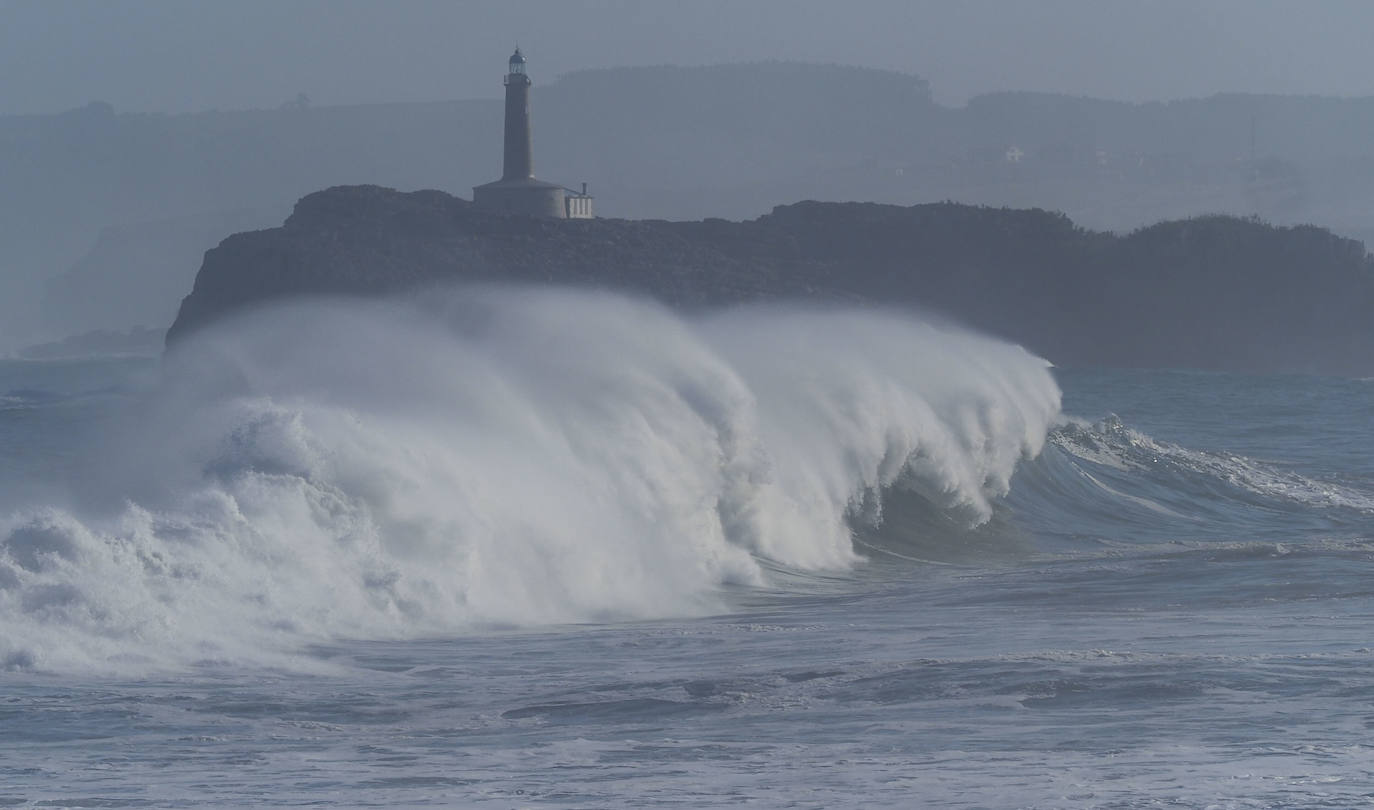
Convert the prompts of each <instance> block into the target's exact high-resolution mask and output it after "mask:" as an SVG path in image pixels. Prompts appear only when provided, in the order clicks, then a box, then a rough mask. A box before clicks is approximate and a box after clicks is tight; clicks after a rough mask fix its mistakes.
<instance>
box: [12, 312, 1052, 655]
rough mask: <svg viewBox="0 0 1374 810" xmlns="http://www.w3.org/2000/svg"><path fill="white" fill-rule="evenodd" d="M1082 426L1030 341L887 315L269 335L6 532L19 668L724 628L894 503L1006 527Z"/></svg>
mask: <svg viewBox="0 0 1374 810" xmlns="http://www.w3.org/2000/svg"><path fill="white" fill-rule="evenodd" d="M1059 402H1060V393H1059V389H1058V388H1057V386H1056V385H1055V383H1054V381H1053V379H1052V377H1051V375H1050V373H1049V370H1048V368H1047V364H1046V363H1045V362H1044V361H1042V360H1040V359H1038V358H1035V357H1033V356H1031V355H1029V354H1027V353H1026V352H1025V351H1023V350H1022V349H1020V348H1018V347H1013V346H1009V345H1006V344H1003V343H1000V342H997V341H993V340H990V339H985V338H981V337H978V336H975V335H971V334H968V333H966V332H962V331H960V330H957V329H953V328H946V327H940V326H936V325H932V324H929V323H924V322H922V321H919V320H914V319H912V318H910V317H903V316H898V315H895V314H882V313H874V312H872V311H864V312H858V311H839V310H818V309H798V308H789V307H768V308H741V309H734V310H729V311H724V312H717V313H709V314H705V315H701V316H693V317H684V316H680V315H675V314H672V313H670V312H668V311H666V310H664V309H662V308H660V307H658V306H655V305H652V304H648V303H645V302H642V301H635V300H629V299H626V298H623V297H616V296H611V295H595V294H586V293H573V292H567V291H548V290H544V291H533V290H500V289H481V290H472V289H466V290H456V291H451V292H449V293H447V294H443V295H438V294H436V295H435V296H433V297H431V298H430V299H429V300H427V301H426V302H425V303H424V304H422V305H418V306H417V305H416V304H414V303H413V302H411V303H400V302H388V303H376V302H373V303H358V302H326V303H313V304H297V305H293V306H290V307H284V308H279V309H273V310H267V311H262V312H258V313H255V314H252V315H249V316H245V317H243V318H240V319H238V320H235V321H233V322H229V323H225V324H223V325H221V326H219V327H217V328H214V329H211V330H208V331H206V332H205V333H203V334H201V335H199V336H197V337H195V338H194V339H192V340H190V341H189V342H188V343H187V344H185V345H183V346H180V347H179V348H178V350H177V351H176V352H174V353H173V354H171V355H170V356H169V357H168V358H167V359H166V362H165V369H164V374H163V377H162V379H161V381H160V382H159V383H158V384H157V385H156V386H155V387H154V388H153V390H151V391H149V392H147V394H146V395H144V396H140V398H139V400H138V403H137V405H138V407H137V408H134V409H133V410H135V411H136V413H135V414H133V415H131V416H130V417H129V418H128V420H127V424H124V425H122V426H121V427H120V429H119V430H117V431H114V432H113V433H114V434H115V435H114V437H113V438H112V439H111V440H110V441H109V442H108V443H107V444H106V445H104V446H102V447H100V448H99V449H94V448H93V449H92V450H91V452H90V454H89V457H88V458H85V459H83V462H82V463H83V466H84V467H85V468H86V469H87V474H86V475H85V476H84V480H85V482H86V483H85V491H84V492H83V493H82V494H81V497H79V498H77V499H76V501H77V502H78V503H80V504H83V506H79V507H75V508H57V507H54V506H44V505H39V506H33V507H28V508H24V509H20V510H18V511H16V512H14V513H13V514H10V515H9V516H8V517H5V518H3V519H0V666H8V667H11V668H14V667H19V668H41V669H49V668H51V669H69V668H83V667H96V668H102V669H104V668H119V667H121V666H127V667H130V668H137V669H144V668H146V667H148V666H149V665H153V666H158V665H172V666H176V665H182V664H185V663H186V662H188V661H194V660H198V659H204V658H210V659H218V658H245V659H251V660H265V661H270V660H275V659H274V656H282V657H286V656H290V655H291V654H292V651H293V650H297V649H299V648H300V647H301V646H302V645H303V644H308V643H310V642H311V641H313V640H319V639H326V638H332V637H339V636H349V637H364V638H395V637H411V636H422V635H431V634H442V633H451V632H457V631H461V630H462V629H463V628H470V627H474V626H480V625H490V624H500V625H509V624H525V623H544V622H569V621H585V620H603V619H614V618H626V617H652V616H665V615H687V614H693V613H698V612H703V611H710V610H712V609H716V608H718V607H720V602H719V601H718V600H719V598H720V597H719V594H720V588H721V586H722V585H727V584H747V585H756V586H767V585H769V582H770V580H769V576H770V574H769V572H770V571H771V570H774V569H776V568H779V567H781V568H785V569H788V570H802V571H806V570H843V569H846V568H848V567H850V566H852V565H853V564H854V563H855V562H856V561H857V560H858V559H860V557H859V555H858V554H856V552H855V546H854V543H853V540H852V536H851V527H852V526H854V525H858V524H866V525H877V524H880V523H881V522H882V510H883V504H884V498H885V497H888V496H889V495H890V494H891V493H902V494H903V495H904V496H905V497H911V498H916V499H919V501H920V502H921V503H923V504H926V505H927V506H928V508H930V509H932V510H935V511H937V512H938V513H939V514H940V515H942V516H943V517H944V518H945V519H947V520H949V521H952V522H954V523H957V524H959V525H963V526H976V525H979V524H981V523H984V522H986V521H988V520H989V518H990V517H991V516H992V514H993V508H994V503H995V502H996V501H997V500H998V499H999V498H1001V497H1003V496H1005V495H1006V493H1007V492H1008V489H1009V486H1010V481H1011V478H1012V475H1013V472H1014V471H1015V469H1016V468H1017V465H1018V463H1019V462H1020V461H1021V460H1023V459H1025V458H1028V457H1033V456H1035V455H1036V454H1037V453H1039V452H1040V450H1041V449H1042V445H1043V443H1044V441H1045V439H1046V435H1047V432H1048V431H1049V429H1050V426H1051V425H1052V424H1053V423H1054V421H1055V419H1056V418H1057V416H1058V412H1059ZM110 504H117V506H115V507H113V508H111V507H110V506H109V505H110Z"/></svg>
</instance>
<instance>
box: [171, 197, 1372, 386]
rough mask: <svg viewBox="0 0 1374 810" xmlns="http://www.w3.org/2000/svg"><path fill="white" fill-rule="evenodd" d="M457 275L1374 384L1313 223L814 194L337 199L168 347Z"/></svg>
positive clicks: (1343, 276) (204, 273) (1345, 278)
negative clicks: (957, 325) (253, 314)
mask: <svg viewBox="0 0 1374 810" xmlns="http://www.w3.org/2000/svg"><path fill="white" fill-rule="evenodd" d="M444 281H479V282H497V281H500V282H513V283H558V284H567V285H575V286H578V285H580V286H595V287H599V288H607V289H616V290H624V291H629V292H634V293H641V294H646V295H650V296H653V297H655V298H658V299H659V300H662V301H664V302H665V303H668V304H670V305H673V306H679V307H696V306H706V305H716V304H727V303H736V302H744V301H756V300H769V299H809V300H830V301H850V302H868V303H875V304H883V305H914V306H920V307H922V308H925V309H928V310H934V311H937V312H942V313H945V314H948V315H950V316H953V317H955V318H957V319H959V320H961V321H964V322H965V323H968V324H970V325H972V326H974V327H977V328H979V329H982V330H984V331H987V332H991V333H993V334H997V335H1000V336H1003V337H1006V338H1009V339H1011V340H1015V341H1018V342H1020V343H1023V344H1025V345H1026V346H1027V347H1028V348H1030V349H1032V350H1033V351H1036V352H1039V353H1041V354H1043V355H1045V356H1046V357H1048V358H1050V359H1051V360H1053V361H1055V362H1057V363H1061V364H1069V365H1122V366H1125V365H1130V366H1169V367H1191V368H1211V369H1233V370H1244V371H1299V372H1319V373H1334V374H1349V375H1367V374H1374V325H1371V324H1372V323H1374V322H1371V317H1370V316H1371V315H1374V261H1371V260H1370V259H1369V258H1368V257H1367V256H1366V254H1365V250H1364V247H1363V245H1362V244H1360V243H1359V242H1355V241H1352V240H1348V239H1341V238H1339V237H1336V236H1333V235H1331V234H1330V233H1328V232H1326V231H1324V230H1321V229H1317V228H1311V227H1301V228H1276V227H1272V226H1269V225H1265V224H1262V223H1258V222H1254V221H1250V220H1238V219H1233V218H1228V217H1208V218H1201V219H1194V220H1186V221H1181V222H1172V223H1164V224H1161V225H1157V226H1153V227H1151V228H1147V229H1144V230H1141V231H1138V232H1136V233H1134V234H1131V235H1129V236H1125V237H1118V236H1114V235H1110V234H1103V233H1095V232H1091V231H1086V230H1084V229H1082V228H1078V227H1076V226H1075V225H1074V224H1073V223H1072V222H1070V221H1069V220H1068V219H1067V218H1066V217H1064V216H1062V215H1059V214H1053V213H1049V212H1045V211H1040V210H1008V209H991V208H979V207H972V206H964V205H956V204H951V203H941V204H934V205H918V206H913V207H898V206H891V205H878V204H871V203H816V202H805V203H798V204H795V205H788V206H780V207H778V208H776V209H774V210H773V212H772V213H771V214H768V215H765V216H763V217H760V218H758V219H755V220H750V221H746V222H727V221H725V220H715V219H708V220H704V221H701V222H665V221H658V220H640V221H632V220H604V219H603V220H582V221H578V220H566V221H562V220H535V219H526V218H522V217H509V216H503V215H499V214H493V213H491V212H486V211H482V210H480V209H476V208H474V207H473V206H472V205H471V204H470V203H468V202H466V201H464V200H460V199H457V198H455V197H452V196H450V195H448V194H444V193H442V192H438V191H420V192H412V193H401V192H396V191H392V190H389V189H383V188H379V187H375V186H352V187H339V188H333V189H329V190H326V191H321V192H317V193H315V194H311V195H309V196H307V197H305V198H303V199H302V200H301V201H300V202H299V203H298V204H297V205H296V208H295V211H294V213H292V215H291V216H290V217H289V218H288V219H287V220H286V223H285V224H284V225H283V226H282V227H280V228H274V229H270V230H264V231H255V232H251V233H241V234H236V235H234V236H231V237H229V238H228V239H225V240H224V241H223V242H222V243H221V244H220V245H219V246H218V247H216V248H214V249H213V250H210V251H209V252H207V253H206V255H205V262H204V264H203V266H202V267H201V270H200V273H199V275H198V276H197V277H196V282H195V287H194V289H193V290H192V292H191V294H190V295H189V296H187V297H186V299H185V300H184V301H183V302H182V305H181V311H180V313H179V315H178V316H177V320H176V323H175V324H174V325H173V326H172V329H171V330H170V331H169V333H168V343H169V345H170V344H173V343H175V342H176V341H177V340H179V339H181V338H182V337H184V336H185V335H186V334H188V333H190V332H191V331H194V330H195V329H197V328H199V327H201V326H203V325H205V324H207V323H209V322H211V321H213V320H215V319H217V318H219V317H221V316H224V315H226V314H229V313H231V312H233V311H235V310H238V309H241V308H243V307H246V306H249V305H252V304H254V303H259V302H266V301H271V300H277V299H282V298H287V297H291V296H304V295H369V296H370V295H381V294H388V293H395V292H400V291H403V290H407V289H414V288H417V287H422V286H423V285H426V284H431V283H439V282H444Z"/></svg>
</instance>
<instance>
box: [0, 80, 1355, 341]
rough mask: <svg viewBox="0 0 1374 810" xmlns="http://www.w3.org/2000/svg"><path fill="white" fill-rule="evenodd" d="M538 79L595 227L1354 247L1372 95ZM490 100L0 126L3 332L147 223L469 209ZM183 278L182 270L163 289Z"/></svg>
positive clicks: (544, 153)
mask: <svg viewBox="0 0 1374 810" xmlns="http://www.w3.org/2000/svg"><path fill="white" fill-rule="evenodd" d="M535 82H536V84H535V88H534V96H533V98H534V139H535V171H536V173H537V174H538V175H539V176H541V177H544V178H547V179H551V180H556V181H559V182H563V183H566V184H568V185H575V184H578V183H581V182H583V181H586V182H588V183H589V184H590V188H591V191H592V193H593V194H594V195H596V197H597V207H598V211H599V212H600V213H602V214H603V215H606V216H615V217H627V218H630V217H639V218H666V219H699V218H703V217H708V216H724V217H731V218H748V217H754V216H758V215H760V214H763V213H765V212H767V211H769V210H770V209H771V208H772V206H773V205H774V204H775V203H776V202H777V201H779V200H796V199H831V200H873V201H879V202H888V203H896V204H903V205H910V204H913V203H920V202H935V201H940V200H952V201H958V202H965V203H970V204H983V205H994V206H1002V205H1007V206H1015V207H1040V208H1046V209H1052V210H1060V211H1064V212H1065V213H1067V214H1068V215H1069V216H1070V217H1071V218H1073V219H1074V221H1075V222H1078V223H1080V224H1082V225H1084V226H1087V227H1091V228H1095V229H1108V230H1120V231H1128V230H1131V229H1134V228H1137V227H1140V226H1143V225H1147V224H1149V223H1152V222H1157V221H1159V220H1161V219H1167V218H1180V217H1191V216H1197V215H1202V214H1208V213H1231V214H1239V215H1251V214H1255V215H1259V216H1261V217H1263V218H1265V219H1267V220H1270V221H1274V222H1277V223H1281V224H1297V223H1302V222H1318V223H1321V224H1323V225H1326V226H1328V227H1331V228H1332V229H1334V230H1336V231H1337V232H1340V233H1343V234H1346V235H1351V236H1355V237H1359V238H1371V239H1374V99H1335V98H1297V97H1279V96H1244V95H1221V96H1214V97H1211V98H1207V99H1197V100H1188V101H1177V102H1169V103H1158V104H1155V103H1151V104H1126V103H1119V102H1111V101H1100V100H1093V99H1085V98H1071V97H1065V96H1055V95H1046V94H1035V93H1002V94H995V95H989V96H982V97H979V98H976V99H973V100H972V101H971V102H970V103H969V104H968V105H967V106H966V107H957V108H955V107H944V106H941V105H938V104H935V103H934V102H932V100H931V96H930V91H929V88H928V86H927V85H926V83H925V82H924V81H923V80H922V79H920V78H919V77H916V76H910V75H905V74H900V73H892V72H885V71H878V70H869V69H861V68H852V67H843V66H838V65H810V64H796V63H760V64H741V65H725V66H716V67H692V68H682V67H640V68H618V69H609V70H593V71H584V72H578V73H573V74H569V75H567V76H564V77H562V78H559V79H557V80H554V79H553V78H552V77H543V76H540V75H538V72H537V71H536V72H535ZM493 84H494V85H495V82H494V83H493ZM499 91H500V88H499V86H493V88H492V92H493V95H494V96H495V95H496V94H497V93H499ZM500 104H501V102H500V101H499V100H498V99H495V98H493V99H491V100H474V101H448V102H434V103H424V104H376V105H360V106H350V107H310V106H308V105H305V106H303V105H301V104H297V103H288V104H284V105H283V107H282V108H280V109H273V110H253V111H242V112H205V113H198V114H192V115H155V114H138V113H122V112H118V111H116V110H113V109H111V108H110V107H109V106H108V105H104V104H100V103H93V104H91V105H89V106H87V107H85V108H82V109H79V110H73V111H70V112H67V113H62V114H60V115H52V116H17V117H16V116H11V117H0V176H3V177H4V178H5V183H4V184H0V268H3V270H4V273H3V274H0V279H3V281H0V332H3V331H6V330H18V329H21V328H22V327H24V326H26V325H27V326H28V327H34V328H36V327H38V326H44V327H45V328H47V329H48V330H49V331H54V330H55V331H58V332H61V331H63V330H66V331H69V332H76V331H84V330H86V329H90V328H95V327H96V326H97V324H94V323H91V322H86V321H83V320H82V319H81V318H82V317H83V316H79V315H78V314H77V313H78V312H79V311H80V310H81V307H79V306H71V305H70V301H71V300H72V298H73V296H75V297H78V298H79V297H80V296H81V295H87V296H88V297H91V298H95V297H97V293H96V292H95V290H96V289H97V288H95V287H93V288H91V289H90V290H89V291H85V292H83V290H82V289H81V288H80V287H79V286H76V287H73V286H70V285H68V286H65V287H61V285H59V287H61V291H62V294H63V295H64V296H65V297H66V300H67V301H68V303H65V304H60V305H49V306H47V307H45V308H43V310H42V311H45V312H47V318H46V320H43V319H40V318H39V316H38V313H39V312H40V308H38V307H35V306H34V302H35V300H37V299H38V298H39V297H40V296H41V295H42V294H43V290H44V283H45V281H46V280H48V279H50V278H52V277H54V276H56V275H58V274H61V273H66V272H67V271H71V272H70V273H68V276H69V277H70V278H71V280H73V281H75V280H77V279H92V280H93V279H95V278H96V277H98V276H99V275H100V274H102V273H106V274H109V275H118V276H120V277H124V274H125V273H126V272H127V268H128V264H127V262H126V261H125V260H126V259H127V258H128V257H130V256H132V255H134V254H135V253H139V252H142V253H146V254H148V255H153V256H170V255H172V254H174V253H178V252H181V253H184V246H185V245H187V244H189V242H190V241H191V238H190V237H189V236H186V235H173V234H172V233H171V231H170V229H168V228H167V227H164V226H152V227H146V226H145V224H146V223H163V224H164V225H165V223H168V222H169V221H173V220H176V221H184V222H188V223H192V222H204V221H207V218H213V217H215V216H219V215H220V214H221V212H224V211H245V210H246V211H280V210H284V209H285V208H286V207H287V206H289V205H290V204H291V202H292V201H294V200H296V199H298V198H299V197H301V196H303V195H305V194H307V193H309V192H310V191H312V190H314V189H318V188H322V187H327V186H333V185H339V184H362V183H370V184H379V185H384V186H390V187H396V188H439V189H441V190H444V191H447V192H449V193H452V194H457V195H460V196H466V195H468V194H470V189H471V187H472V186H473V185H475V184H478V183H482V182H486V181H488V180H491V179H493V178H494V177H495V176H496V174H497V173H498V169H499V165H500V127H501V111H500V110H501V107H500ZM1252 144H1253V148H1252ZM110 227H114V228H116V230H115V231H111V232H109V233H122V234H127V235H136V237H137V238H138V239H140V240H143V241H144V242H146V243H148V244H146V245H144V246H142V247H134V246H132V245H126V246H125V247H123V248H119V249H118V250H117V251H116V253H117V254H118V255H115V254H114V253H110V252H109V251H111V250H112V249H114V248H116V244H115V242H114V241H112V240H111V239H110V238H109V236H108V235H107V238H106V239H104V240H103V241H99V242H98V235H99V234H100V233H101V232H102V231H104V230H105V229H106V228H110ZM187 227H188V229H191V230H194V229H195V228H196V227H197V226H195V225H188V226H187ZM161 240H167V241H166V243H165V244H163V243H161ZM78 263H79V266H78ZM193 272H194V267H193V266H186V267H184V269H183V273H184V276H183V277H182V281H181V282H180V283H179V284H178V290H177V293H178V294H179V292H181V291H182V290H184V286H182V285H184V284H189V282H190V278H191V275H192V273H193ZM154 277H157V278H156V279H155V278H154ZM126 281H127V284H126V286H131V287H134V288H137V289H138V290H139V291H140V292H143V293H146V296H145V297H146V298H148V299H149V300H151V299H152V298H153V297H154V295H155V294H154V292H153V291H152V289H151V287H145V286H142V285H144V284H148V285H151V284H154V283H156V284H163V283H170V282H168V281H164V280H163V276H161V275H160V274H158V273H147V274H144V275H142V276H140V277H138V278H132V279H126ZM51 289H57V288H51ZM172 294H173V293H172V291H171V290H162V291H161V293H160V295H162V296H163V298H164V300H165V299H166V298H168V297H169V296H171V295H172ZM106 315H107V316H108V317H107V318H106V319H105V321H102V323H101V324H100V325H108V326H109V327H111V328H119V327H127V326H133V325H137V324H138V323H140V322H141V321H139V320H137V319H134V316H133V314H132V313H131V314H130V315H129V316H128V317H124V318H123V322H122V323H120V322H117V321H119V320H120V318H121V316H120V313H119V312H118V311H117V310H114V309H111V310H109V311H108V312H107V313H106ZM138 317H140V318H141V317H143V316H142V315H141V314H140V315H139V316H138Z"/></svg>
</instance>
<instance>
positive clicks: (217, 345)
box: [0, 288, 1374, 808]
mask: <svg viewBox="0 0 1374 810" xmlns="http://www.w3.org/2000/svg"><path fill="white" fill-rule="evenodd" d="M1372 420H1374V382H1371V381H1370V380H1359V379H1338V378H1328V377H1314V376H1285V375H1269V376H1256V375H1240V374H1228V373H1215V372H1199V371H1179V370H1121V369H1075V368H1056V367H1054V366H1052V365H1051V364H1050V363H1048V362H1047V361H1045V360H1043V359H1041V358H1039V357H1036V356H1035V355H1033V354H1031V353H1030V352H1028V351H1026V350H1024V349H1023V348H1021V347H1019V346H1015V345H1012V344H1010V343H1007V342H1005V341H1002V340H998V339H995V338H991V337H986V336H981V335H977V334H974V333H972V332H969V331H966V330H964V329H961V328H960V327H958V326H957V325H954V324H950V323H948V322H944V321H941V320H939V319H936V318H932V317H929V316H924V315H920V314H913V313H910V312H901V311H896V310H882V309H846V308H843V307H819V306H810V305H800V304H798V305H788V304H775V305H770V306H744V307H735V308H729V309H722V310H713V311H698V312H690V313H682V312H674V311H670V310H668V309H665V308H663V307H661V306H658V305H656V304H653V303H649V302H646V301H642V300H637V299H633V298H626V297H622V296H617V295H611V294H599V293H591V292H578V291H570V290H557V289H538V290H536V289H501V288H466V289H451V290H444V291H435V292H433V293H432V294H426V295H425V296H423V297H415V298H410V299H407V300H395V301H371V302H360V301H344V300H340V301H314V302H300V303H294V304H283V305H280V306H278V307H275V308H268V309H263V310H260V311H256V312H252V313H248V314H245V315H242V316H240V317H237V318H233V319H228V320H225V321H222V322H219V323H217V324H214V325H212V326H209V327H207V328H205V329H203V330H201V331H200V332H198V333H197V334H196V335H194V336H192V337H190V338H188V339H187V340H185V341H184V342H183V343H181V344H179V345H177V346H176V347H174V349H173V350H172V351H169V352H168V353H166V354H165V355H163V356H160V357H108V356H107V357H85V358H71V359H64V360H47V361H28V360H20V359H8V360H0V806H13V807H255V806H269V807H289V806H337V807H387V808H394V807H492V808H564V807H566V808H648V807H673V808H704V807H760V808H772V807H778V808H783V807H786V808H879V807H893V808H913V807H941V808H944V807H949V808H1174V807H1178V808H1306V807H1313V808H1316V807H1322V808H1350V807H1361V806H1369V805H1371V804H1374V641H1371V628H1372V627H1374V430H1371V424H1372V423H1374V421H1372Z"/></svg>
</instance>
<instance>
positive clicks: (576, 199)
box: [472, 48, 593, 219]
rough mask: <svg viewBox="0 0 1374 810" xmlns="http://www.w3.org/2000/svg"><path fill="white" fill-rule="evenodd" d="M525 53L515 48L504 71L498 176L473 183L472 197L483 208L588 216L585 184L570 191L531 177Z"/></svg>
mask: <svg viewBox="0 0 1374 810" xmlns="http://www.w3.org/2000/svg"><path fill="white" fill-rule="evenodd" d="M525 66H526V62H525V56H524V54H522V53H520V49H519V48H516V49H515V53H513V54H511V58H510V66H509V69H508V70H507V72H506V78H505V85H506V122H505V153H504V160H503V161H502V171H501V179H500V180H497V181H496V182H494V183H487V184H485V185H481V186H476V187H475V188H473V190H472V200H473V202H475V203H477V204H478V205H480V206H482V207H483V208H491V209H494V210H498V211H505V212H508V213H512V214H524V215H525V216H531V217H551V218H555V219H590V218H591V217H592V216H593V214H592V198H591V196H590V195H588V194H587V191H586V186H585V185H584V186H583V187H582V191H580V192H578V191H573V190H572V189H569V188H565V187H563V186H560V185H558V184H557V183H546V182H544V181H542V180H536V179H534V142H533V138H532V136H531V133H530V84H531V82H530V77H529V74H528V73H526V72H525Z"/></svg>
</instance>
